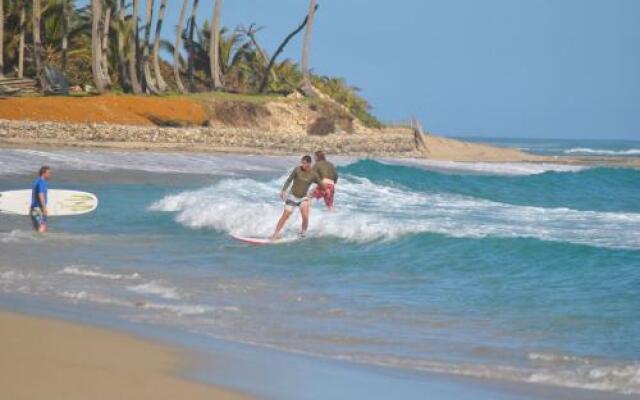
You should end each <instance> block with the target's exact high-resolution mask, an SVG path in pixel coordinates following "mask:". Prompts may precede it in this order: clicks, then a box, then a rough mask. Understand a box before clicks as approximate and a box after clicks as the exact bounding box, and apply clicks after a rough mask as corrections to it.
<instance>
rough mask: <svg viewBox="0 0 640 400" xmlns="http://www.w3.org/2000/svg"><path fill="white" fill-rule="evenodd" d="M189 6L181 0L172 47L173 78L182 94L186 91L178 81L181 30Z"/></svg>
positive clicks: (187, 1) (180, 80) (186, 0)
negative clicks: (174, 41) (174, 42)
mask: <svg viewBox="0 0 640 400" xmlns="http://www.w3.org/2000/svg"><path fill="white" fill-rule="evenodd" d="M188 6H189V0H182V8H181V9H180V16H179V17H178V27H177V28H176V29H177V32H176V44H175V46H174V47H173V77H174V79H175V81H176V86H178V90H180V92H182V93H187V89H185V88H184V85H183V84H182V79H180V45H181V42H182V30H183V27H184V17H185V16H186V14H187V7H188Z"/></svg>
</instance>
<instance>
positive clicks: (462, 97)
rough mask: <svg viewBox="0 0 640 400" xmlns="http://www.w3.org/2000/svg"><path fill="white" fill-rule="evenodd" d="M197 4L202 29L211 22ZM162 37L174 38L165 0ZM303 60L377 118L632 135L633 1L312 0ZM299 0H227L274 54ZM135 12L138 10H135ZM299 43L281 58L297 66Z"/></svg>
mask: <svg viewBox="0 0 640 400" xmlns="http://www.w3.org/2000/svg"><path fill="white" fill-rule="evenodd" d="M212 2H213V0H202V2H201V4H200V16H199V19H200V21H199V23H202V22H203V21H204V19H210V18H211V10H212ZM170 3H171V4H170V6H169V12H168V14H169V15H168V18H167V25H165V26H166V29H165V36H171V35H173V33H174V32H175V25H176V22H175V21H176V20H177V16H178V13H179V6H180V3H181V2H180V1H177V0H171V1H170ZM319 4H320V10H319V13H318V20H317V25H316V31H315V37H314V43H313V49H312V50H313V51H312V56H311V63H312V65H313V67H314V70H315V71H316V72H318V73H321V74H326V75H337V76H344V77H346V78H347V80H348V81H349V82H350V83H351V84H353V85H355V86H358V87H360V88H362V89H363V90H362V93H363V95H364V96H365V97H366V98H367V99H369V100H370V102H371V103H372V105H373V106H374V113H375V114H376V115H378V116H379V117H380V118H381V119H383V120H385V121H392V120H402V119H407V118H408V117H409V116H411V115H412V114H415V115H417V116H418V117H419V118H420V119H421V120H422V121H423V122H424V124H425V126H426V127H427V129H428V130H430V131H432V132H436V133H440V134H445V135H451V136H512V137H556V138H603V139H606V138H626V139H640V23H639V21H640V0H395V1H391V2H388V1H373V0H319ZM307 7H308V2H307V1H306V0H227V1H225V4H224V9H223V24H224V25H226V26H231V27H235V26H236V25H238V24H245V25H248V24H250V23H251V22H256V23H258V24H259V25H263V26H264V27H265V29H264V31H262V32H261V33H260V36H259V38H260V39H261V42H262V43H263V46H264V47H266V48H267V49H268V50H269V51H270V52H273V50H274V48H275V47H276V46H277V44H278V43H279V41H280V40H281V39H282V38H283V37H284V36H285V35H286V34H287V33H288V32H289V31H291V29H292V28H294V27H295V26H297V24H298V23H299V21H300V19H301V17H302V16H303V15H304V14H305V12H306V10H307ZM142 9H143V7H141V10H142ZM299 53H300V38H298V40H297V41H295V42H292V43H291V44H290V47H289V48H288V49H287V51H286V53H285V57H290V58H294V59H296V60H297V59H298V58H299Z"/></svg>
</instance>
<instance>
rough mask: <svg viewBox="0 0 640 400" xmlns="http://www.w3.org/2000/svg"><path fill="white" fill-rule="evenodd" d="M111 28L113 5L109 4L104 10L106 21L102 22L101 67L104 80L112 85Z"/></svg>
mask: <svg viewBox="0 0 640 400" xmlns="http://www.w3.org/2000/svg"><path fill="white" fill-rule="evenodd" d="M110 29H111V7H110V6H107V9H106V10H105V12H104V21H103V24H102V36H101V38H100V68H101V70H102V77H103V79H104V82H105V83H106V84H107V85H108V86H111V77H110V76H109V55H108V51H109V30H110Z"/></svg>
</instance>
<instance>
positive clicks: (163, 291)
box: [127, 281, 182, 300]
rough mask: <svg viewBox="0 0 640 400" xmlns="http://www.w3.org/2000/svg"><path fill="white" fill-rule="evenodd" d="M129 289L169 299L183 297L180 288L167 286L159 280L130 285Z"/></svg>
mask: <svg viewBox="0 0 640 400" xmlns="http://www.w3.org/2000/svg"><path fill="white" fill-rule="evenodd" d="M127 289H128V290H130V291H132V292H135V293H139V294H148V295H154V296H159V297H161V298H163V299H169V300H178V299H180V298H181V297H182V296H180V293H179V291H178V289H176V288H175V287H172V286H167V285H165V284H163V283H161V282H159V281H151V282H147V283H141V284H139V285H134V286H129V287H127Z"/></svg>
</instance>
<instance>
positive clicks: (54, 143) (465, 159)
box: [0, 120, 640, 168]
mask: <svg viewBox="0 0 640 400" xmlns="http://www.w3.org/2000/svg"><path fill="white" fill-rule="evenodd" d="M424 142H425V144H426V149H421V148H417V147H416V143H415V138H414V135H413V133H412V132H410V130H407V129H404V130H403V129H399V130H392V131H379V132H375V133H353V134H333V135H328V136H311V135H308V134H306V133H304V132H299V133H276V132H263V131H259V130H255V129H238V128H205V127H197V128H193V127H192V128H168V127H149V126H133V125H110V124H96V123H91V124H86V123H85V124H70V123H58V122H37V121H13V120H0V147H2V148H25V147H29V148H34V147H35V148H47V149H86V150H115V151H135V152H146V151H156V152H184V153H196V152H197V153H219V154H242V155H249V154H252V155H272V156H286V155H295V156H298V155H300V154H304V153H310V152H313V151H315V150H317V149H323V150H324V151H325V152H326V153H328V154H332V155H336V156H352V157H385V158H390V157H392V158H399V159H421V160H434V161H451V162H460V163H473V162H483V163H533V164H540V163H552V164H564V165H587V166H614V167H625V168H640V157H624V156H619V157H615V156H611V157H602V156H543V155H536V154H530V153H525V152H522V151H520V150H516V149H511V148H505V147H498V146H493V145H488V144H482V143H471V142H465V141H462V140H458V139H451V138H446V137H441V136H434V135H425V136H424Z"/></svg>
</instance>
